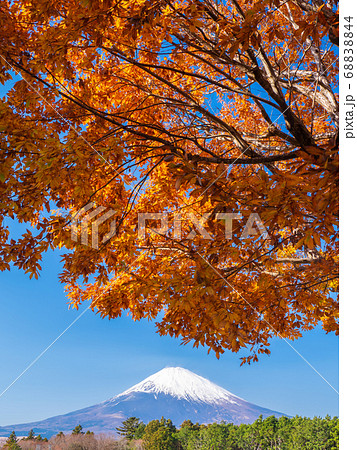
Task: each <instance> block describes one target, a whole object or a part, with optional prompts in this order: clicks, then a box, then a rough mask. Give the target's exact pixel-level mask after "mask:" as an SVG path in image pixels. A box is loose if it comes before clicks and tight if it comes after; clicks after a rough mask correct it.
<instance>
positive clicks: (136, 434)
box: [116, 417, 145, 441]
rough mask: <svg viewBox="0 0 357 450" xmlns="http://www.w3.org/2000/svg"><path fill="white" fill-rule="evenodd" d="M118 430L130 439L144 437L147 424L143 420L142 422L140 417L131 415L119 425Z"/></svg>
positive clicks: (121, 434)
mask: <svg viewBox="0 0 357 450" xmlns="http://www.w3.org/2000/svg"><path fill="white" fill-rule="evenodd" d="M116 430H117V433H118V434H119V435H120V436H124V437H125V438H126V439H128V441H131V440H132V439H141V438H142V436H143V434H144V430H145V425H144V423H143V422H140V419H138V418H137V417H129V418H128V419H126V420H124V421H123V423H122V426H121V427H117V428H116Z"/></svg>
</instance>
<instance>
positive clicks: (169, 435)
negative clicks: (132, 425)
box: [143, 417, 178, 450]
mask: <svg viewBox="0 0 357 450" xmlns="http://www.w3.org/2000/svg"><path fill="white" fill-rule="evenodd" d="M175 432H176V427H175V426H174V425H173V423H172V422H171V420H170V419H164V418H163V417H162V418H161V420H152V421H151V422H149V423H148V424H147V425H146V427H145V432H144V435H143V441H144V448H145V450H176V449H177V448H178V440H177V437H176V436H175Z"/></svg>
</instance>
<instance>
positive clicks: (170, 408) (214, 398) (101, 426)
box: [0, 367, 283, 437]
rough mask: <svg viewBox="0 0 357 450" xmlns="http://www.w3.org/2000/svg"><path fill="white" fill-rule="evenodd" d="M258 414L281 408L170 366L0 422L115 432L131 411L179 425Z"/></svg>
mask: <svg viewBox="0 0 357 450" xmlns="http://www.w3.org/2000/svg"><path fill="white" fill-rule="evenodd" d="M259 415H262V416H263V418H264V417H268V416H270V415H275V416H276V417H280V416H282V415H283V414H282V413H279V412H277V411H271V410H269V409H266V408H262V407H260V406H257V405H254V404H252V403H249V402H247V401H246V400H243V399H242V398H240V397H237V396H236V395H234V394H232V393H230V392H229V391H227V390H225V389H223V388H221V387H220V386H218V385H216V384H214V383H212V382H211V381H209V380H207V379H206V378H203V377H201V376H199V375H196V374H195V373H193V372H190V371H189V370H187V369H183V368H181V367H169V368H166V369H163V370H160V371H159V372H157V373H155V374H153V375H151V376H150V377H148V378H146V379H145V380H143V381H142V382H140V383H138V384H136V385H134V386H133V387H131V388H129V389H127V390H126V391H124V392H122V393H121V394H119V395H116V396H115V397H112V398H111V399H109V400H106V401H104V402H102V403H99V404H97V405H94V406H90V407H88V408H84V409H81V410H78V411H73V412H70V413H68V414H64V415H61V416H55V417H51V418H49V419H46V420H42V421H39V422H32V423H26V424H19V425H11V426H6V427H0V436H4V435H8V434H9V433H10V432H11V431H12V430H15V431H16V434H18V435H26V434H27V433H28V431H29V430H30V429H31V428H33V429H34V431H35V433H41V434H42V435H43V436H47V437H50V436H52V435H53V434H55V433H58V432H59V431H63V432H65V433H69V432H71V431H72V429H73V428H74V427H75V426H76V425H78V424H81V425H82V426H83V429H84V430H87V429H90V430H91V431H94V432H95V433H99V432H101V433H113V432H114V431H115V428H116V427H118V426H119V425H120V424H121V423H122V421H123V420H125V419H126V418H127V417H130V416H136V417H139V418H140V419H141V420H143V421H144V422H145V423H147V422H149V421H150V420H153V419H159V418H161V416H164V417H165V418H170V419H171V420H172V421H173V423H174V424H175V425H177V426H179V425H180V424H181V423H182V422H183V421H184V420H185V419H191V420H192V422H199V423H212V422H220V421H222V420H225V421H227V422H233V423H235V424H240V423H251V422H253V421H254V420H256V419H257V418H258V417H259Z"/></svg>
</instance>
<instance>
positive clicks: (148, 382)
mask: <svg viewBox="0 0 357 450" xmlns="http://www.w3.org/2000/svg"><path fill="white" fill-rule="evenodd" d="M136 392H143V393H147V394H166V395H171V396H172V397H175V398H177V399H184V400H188V401H196V402H197V401H198V402H204V403H220V402H222V401H226V402H227V401H228V402H234V403H236V402H237V400H241V399H240V398H239V397H237V396H235V395H233V394H231V393H230V392H228V391H226V390H225V389H223V388H221V387H220V386H218V385H217V384H214V383H212V382H211V381H209V380H207V379H206V378H203V377H201V376H200V375H197V374H195V373H193V372H191V371H190V370H187V369H183V368H182V367H167V368H165V369H162V370H160V371H159V372H157V373H154V374H153V375H151V376H149V377H148V378H145V380H143V381H141V382H140V383H138V384H135V385H134V386H132V387H131V388H130V389H127V390H126V391H124V392H123V393H121V394H119V395H117V396H116V397H114V398H113V400H117V399H118V398H120V397H122V396H124V395H128V394H131V393H136Z"/></svg>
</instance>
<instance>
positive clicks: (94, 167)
mask: <svg viewBox="0 0 357 450" xmlns="http://www.w3.org/2000/svg"><path fill="white" fill-rule="evenodd" d="M0 13H1V19H2V23H3V24H4V25H3V27H2V29H1V30H0V42H1V54H0V55H1V58H0V80H1V82H2V83H10V84H6V87H7V88H8V89H9V91H8V93H7V96H6V97H3V99H2V102H1V104H0V140H1V155H0V189H1V203H0V208H1V211H0V214H1V217H2V218H6V217H8V216H10V217H14V218H17V220H19V221H20V222H31V223H32V225H33V226H34V229H31V230H29V231H28V232H26V233H25V234H24V235H23V236H22V237H21V238H20V239H18V240H14V239H13V240H11V239H12V238H11V236H9V235H8V230H7V229H6V226H5V225H3V226H2V228H1V229H0V255H1V259H0V268H1V269H2V270H5V269H9V267H10V265H11V264H15V265H17V266H18V267H20V268H23V269H24V270H25V271H26V272H28V273H29V274H30V276H38V274H39V271H40V264H41V255H42V253H43V252H44V251H46V250H47V249H49V248H55V247H60V248H63V249H64V254H63V271H62V273H61V274H60V279H61V281H63V283H65V285H66V289H67V291H68V297H69V300H70V302H71V304H72V305H73V306H75V307H76V306H78V304H79V303H80V302H83V301H86V300H88V301H91V302H92V308H93V310H95V311H97V312H99V313H100V314H101V315H102V316H108V317H110V318H115V317H117V316H119V315H121V314H122V313H123V312H124V311H128V312H130V314H131V315H132V317H133V319H134V320H138V319H142V318H149V319H155V320H156V321H157V328H158V332H159V333H161V334H169V335H171V336H175V337H181V339H182V340H183V342H185V343H187V342H190V341H191V342H193V344H194V345H195V346H198V345H205V346H207V347H208V348H209V349H211V350H213V351H214V352H215V353H216V354H217V356H219V355H220V354H221V353H223V352H224V351H226V350H231V351H234V352H239V350H240V349H241V348H243V347H244V348H247V349H248V350H249V353H248V356H245V357H244V358H243V362H250V361H251V360H256V359H257V357H258V355H259V354H261V353H269V348H268V347H269V341H270V339H271V338H272V337H273V336H276V335H278V336H280V337H284V338H291V339H294V338H297V337H299V336H300V334H301V332H302V331H303V330H306V329H311V328H313V327H314V326H316V325H317V324H318V323H322V325H323V327H324V328H325V330H326V331H334V332H336V331H337V314H338V302H337V300H336V292H337V289H338V287H337V280H338V278H337V270H338V260H337V255H338V235H337V227H338V217H337V211H338V203H337V202H338V184H337V183H338V138H337V132H338V96H337V94H336V84H337V76H338V70H337V61H336V56H337V50H336V44H337V43H338V42H337V41H336V39H335V38H336V32H335V31H336V27H337V22H338V14H337V10H336V5H333V6H331V4H330V3H328V4H327V3H326V4H324V5H323V6H322V7H321V4H320V2H315V1H312V2H310V3H309V5H307V4H306V3H305V2H300V0H294V1H293V0H290V1H288V2H286V1H284V2H283V1H281V2H280V1H278V0H277V1H274V2H272V3H270V2H263V1H230V0H228V1H222V2H212V1H210V0H207V1H196V0H194V1H191V0H187V1H176V2H170V1H167V0H162V1H161V0H160V1H157V2H155V3H152V2H147V1H131V0H127V1H123V2H114V1H111V0H107V1H99V0H98V1H88V0H87V1H82V2H75V1H71V0H67V1H53V0H52V1H47V0H42V1H36V2H34V1H30V0H26V1H25V0H17V1H16V0H15V1H11V2H5V3H4V5H3V7H2V9H1V12H0ZM15 73H17V74H18V76H17V77H15ZM20 76H21V77H22V80H19V77H20ZM11 78H14V81H15V84H11ZM24 80H25V81H24ZM90 202H94V203H95V205H97V206H98V207H99V206H102V207H103V208H105V209H106V210H115V211H116V215H115V222H116V223H115V224H116V234H115V236H113V237H112V238H111V239H110V240H108V241H106V242H104V240H103V236H104V235H105V234H106V233H108V232H109V223H106V222H104V223H103V224H102V225H101V228H100V241H101V245H99V248H98V250H97V249H95V248H92V247H90V246H89V245H88V246H86V245H82V244H81V242H80V239H79V240H78V242H74V241H73V239H72V238H71V229H70V222H71V220H72V217H73V215H75V214H76V213H78V211H79V210H81V208H83V207H84V206H85V205H87V204H88V203H90ZM59 211H60V214H59ZM142 213H159V214H160V213H161V214H162V213H165V214H167V217H168V224H169V226H168V229H167V230H166V231H167V232H165V233H160V234H158V233H155V232H151V233H150V232H148V233H146V235H145V238H144V239H141V238H139V237H138V214H142ZM252 213H254V214H257V215H258V216H259V218H260V220H261V223H262V224H263V225H264V227H265V229H266V230H267V233H268V239H267V236H265V235H262V234H261V233H260V232H259V229H258V228H257V227H256V226H255V228H254V227H253V229H250V233H249V234H248V235H246V234H243V235H244V236H245V237H244V238H242V233H243V231H244V230H245V229H246V228H245V227H246V224H247V222H248V221H249V217H251V214H252ZM222 214H239V215H240V219H239V220H238V219H234V220H233V222H232V227H233V229H232V237H231V238H227V235H226V234H225V224H224V221H222V219H220V218H219V217H222V216H220V215H222ZM192 217H197V218H198V219H201V220H202V223H203V224H204V228H205V230H206V233H208V235H209V236H210V238H209V239H208V238H207V234H205V233H201V232H200V231H199V229H198V228H197V227H198V225H197V223H198V222H196V223H195V222H194V221H193V219H192ZM175 220H176V221H178V220H179V221H180V226H181V234H180V236H178V235H177V234H176V235H175V232H174V231H175V226H176V225H177V224H176V225H175ZM148 226H149V227H151V228H157V227H158V226H159V223H158V222H157V221H155V220H154V221H152V222H150V223H149V224H148ZM90 230H91V229H90V227H89V234H90V233H91V231H90ZM254 230H255V232H254Z"/></svg>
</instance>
